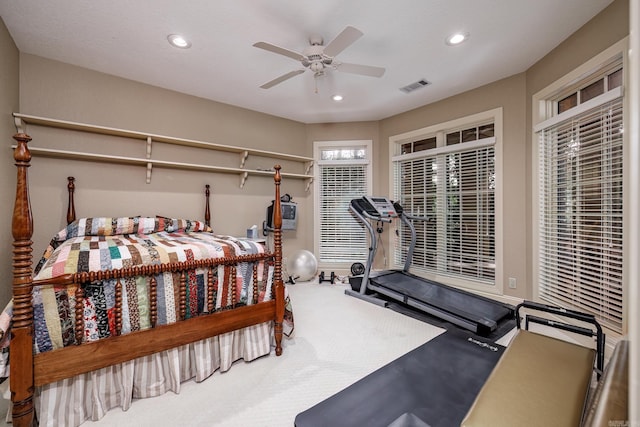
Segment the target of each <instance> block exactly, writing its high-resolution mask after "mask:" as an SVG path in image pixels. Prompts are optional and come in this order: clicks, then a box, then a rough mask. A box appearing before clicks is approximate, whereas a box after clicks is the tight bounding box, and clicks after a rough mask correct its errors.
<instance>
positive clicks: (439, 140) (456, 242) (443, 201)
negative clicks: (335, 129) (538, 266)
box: [391, 109, 501, 289]
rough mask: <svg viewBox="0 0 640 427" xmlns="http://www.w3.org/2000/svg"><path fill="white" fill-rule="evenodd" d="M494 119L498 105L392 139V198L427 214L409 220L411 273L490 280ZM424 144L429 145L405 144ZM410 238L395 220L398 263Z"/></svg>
mask: <svg viewBox="0 0 640 427" xmlns="http://www.w3.org/2000/svg"><path fill="white" fill-rule="evenodd" d="M474 121H475V122H476V123H475V124H471V123H473V122H474ZM499 121H501V110H500V109H498V110H492V111H491V112H487V113H483V114H480V115H476V116H473V117H469V118H465V119H461V120H457V121H454V122H449V123H444V124H441V125H438V126H433V127H430V128H426V129H422V130H420V131H417V132H413V133H412V134H411V135H409V136H408V137H409V138H410V141H406V139H405V138H406V137H407V135H401V136H397V137H394V138H392V147H391V149H392V163H393V178H392V188H393V197H394V199H395V200H397V201H399V203H400V204H401V205H402V206H403V207H404V208H405V210H407V211H408V212H411V213H412V214H414V215H421V216H428V217H429V218H431V220H430V221H428V222H416V223H415V225H416V232H417V240H416V247H415V249H414V253H413V258H412V260H411V263H412V267H411V268H412V271H414V272H421V273H424V274H425V275H427V276H429V277H432V278H434V279H438V280H442V279H444V280H443V281H444V282H449V283H452V284H461V285H466V286H480V287H482V288H483V289H486V288H487V285H490V286H492V285H495V278H496V191H497V186H496V172H497V171H496V167H497V164H498V162H497V161H496V155H497V153H496V145H497V138H496V132H495V129H496V128H497V127H498V126H497V124H496V122H499ZM423 141H433V145H432V146H431V147H429V148H428V149H422V150H413V151H411V152H409V150H408V149H407V147H409V146H411V145H412V144H413V146H415V145H418V146H422V142H423ZM416 142H417V143H418V144H416ZM410 238H411V235H410V231H409V230H408V228H407V227H404V226H403V225H402V224H400V225H398V238H397V239H396V241H395V245H394V248H393V250H394V256H393V260H394V264H395V265H396V266H401V265H402V264H403V262H404V259H405V258H406V256H407V252H408V247H409V242H410Z"/></svg>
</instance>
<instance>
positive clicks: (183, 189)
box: [20, 54, 311, 256]
mask: <svg viewBox="0 0 640 427" xmlns="http://www.w3.org/2000/svg"><path fill="white" fill-rule="evenodd" d="M20 59H21V70H20V112H22V113H25V114H31V115H36V116H44V117H50V118H56V119H62V120H69V121H76V122H83V123H90V124H96V125H101V126H110V127H117V128H122V129H128V130H136V131H146V132H150V133H154V134H160V135H168V136H175V137H180V138H189V139H196V140H203V141H209V142H213V143H219V144H226V145H234V146H242V147H248V148H257V149H262V150H268V151H276V152H285V153H291V154H297V155H303V156H310V155H311V153H310V150H309V148H308V146H307V144H306V140H305V126H304V125H303V124H301V123H297V122H293V121H290V120H284V119H281V118H276V117H274V116H269V115H266V114H262V113H257V112H253V111H249V110H245V109H241V108H236V107H232V106H229V105H224V104H220V103H217V102H212V101H208V100H204V99H202V98H197V97H193V96H187V95H183V94H179V93H176V92H172V91H168V90H164V89H161V88H157V87H153V86H149V85H145V84H141V83H137V82H133V81H130V80H125V79H121V78H118V77H114V76H110V75H106V74H102V73H98V72H94V71H91V70H87V69H83V68H79V67H75V66H72V65H69V64H64V63H60V62H56V61H51V60H47V59H44V58H41V57H36V56H32V55H28V54H21V55H20ZM27 132H28V133H29V134H30V135H31V136H32V137H33V141H32V143H31V146H34V147H55V148H61V149H75V150H80V151H89V152H99V153H104V154H115V155H120V156H131V157H142V158H144V156H145V149H146V147H145V144H144V142H141V141H135V140H126V139H121V138H114V137H107V136H96V135H91V134H86V133H81V132H70V131H62V130H57V129H52V128H45V127H38V126H32V125H28V126H27ZM153 157H154V158H156V159H162V160H170V159H173V160H175V161H180V162H187V163H198V164H205V165H218V166H228V167H239V165H240V156H239V155H238V154H229V153H220V152H213V151H208V150H200V149H185V148H184V147H176V146H163V145H162V144H158V143H154V145H153ZM275 163H281V164H282V165H283V171H288V172H295V173H303V171H304V168H303V165H302V164H294V163H292V162H286V161H279V160H274V159H269V158H259V157H252V156H250V157H249V159H248V161H247V165H248V167H250V168H270V167H272V166H273V165H274V164H275ZM32 166H33V167H32V168H31V170H30V185H31V201H32V205H33V213H34V224H35V233H34V250H35V252H36V253H37V254H38V255H37V256H40V254H41V253H42V251H43V250H44V247H45V245H46V244H47V243H48V241H49V239H50V238H51V236H52V235H53V233H55V232H56V231H57V230H59V229H60V228H61V227H62V226H63V225H64V212H65V211H64V209H66V208H65V207H64V206H65V203H66V177H67V176H68V175H73V176H75V177H76V188H77V193H76V195H77V198H76V208H77V211H78V216H128V215H148V216H155V215H166V216H174V217H187V218H202V216H203V212H204V210H203V206H204V204H203V200H204V199H203V190H204V185H205V184H210V185H211V186H212V202H213V204H212V225H213V227H214V230H215V231H216V232H219V233H224V234H232V235H240V236H242V235H244V234H245V233H246V229H247V228H248V227H250V226H251V225H253V224H256V225H259V226H260V227H261V225H262V221H263V220H264V217H265V210H266V207H267V206H268V205H269V204H270V202H271V200H272V199H273V180H272V179H271V178H263V177H256V176H250V177H249V178H248V180H247V182H246V184H245V186H244V188H242V189H241V188H240V177H239V175H236V174H212V173H203V172H191V171H181V170H174V169H157V168H156V169H154V170H153V173H152V178H151V183H150V184H146V183H145V174H146V170H145V168H143V167H133V166H123V165H116V164H105V163H89V162H84V161H74V160H59V159H46V158H42V157H34V159H33V161H32ZM282 192H283V193H289V194H291V195H292V196H293V197H294V200H296V201H298V202H299V209H300V211H301V213H302V217H301V223H300V226H301V229H307V228H310V227H311V225H310V223H309V220H308V215H306V214H307V212H309V211H310V209H311V207H310V206H308V205H307V193H306V192H305V186H304V181H302V180H294V179H284V180H283V184H282ZM285 240H286V243H287V247H286V248H285V256H286V254H287V252H286V251H289V250H293V249H295V248H297V247H306V246H307V241H306V235H305V233H299V232H298V233H296V232H287V233H286V235H285Z"/></svg>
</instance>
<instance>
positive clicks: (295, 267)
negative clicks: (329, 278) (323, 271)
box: [287, 249, 318, 282]
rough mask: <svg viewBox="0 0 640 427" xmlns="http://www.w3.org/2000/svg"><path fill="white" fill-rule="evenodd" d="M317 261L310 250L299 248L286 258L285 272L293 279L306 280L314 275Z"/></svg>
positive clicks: (316, 269)
mask: <svg viewBox="0 0 640 427" xmlns="http://www.w3.org/2000/svg"><path fill="white" fill-rule="evenodd" d="M317 271H318V261H317V260H316V257H315V255H313V254H312V253H311V252H309V251H307V250H304V249H301V250H299V251H296V252H295V253H294V254H293V255H291V256H290V257H288V258H287V273H288V274H289V276H290V277H291V278H292V279H293V280H300V281H303V282H307V281H309V280H311V279H313V278H314V277H315V276H316V273H317Z"/></svg>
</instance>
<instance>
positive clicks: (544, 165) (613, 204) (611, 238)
mask: <svg viewBox="0 0 640 427" xmlns="http://www.w3.org/2000/svg"><path fill="white" fill-rule="evenodd" d="M622 71H623V69H622V59H621V58H619V59H618V60H616V61H614V62H612V63H611V64H610V65H608V66H607V67H605V68H604V69H603V68H602V67H600V68H598V69H597V71H595V72H593V73H592V74H591V75H590V76H589V77H588V78H586V79H583V80H582V82H581V83H582V84H581V85H580V89H579V90H577V91H576V90H573V89H569V90H566V89H563V88H560V89H557V88H553V91H551V89H548V90H547V92H548V93H546V94H545V93H542V94H539V95H536V97H534V100H536V99H538V100H539V102H541V103H542V104H547V105H548V106H549V107H548V108H547V111H550V114H548V117H542V118H541V119H542V120H539V123H538V124H537V125H536V126H535V129H534V130H535V132H536V133H537V145H538V165H537V182H538V194H537V197H538V212H537V216H538V219H537V233H536V234H537V262H536V264H537V265H536V268H537V274H536V276H537V278H536V282H537V284H538V296H539V298H540V299H542V300H544V301H547V302H550V303H553V304H559V305H561V306H565V307H571V308H576V309H578V310H581V311H586V312H589V313H593V314H594V315H596V316H597V318H598V320H599V321H600V322H601V323H603V324H604V325H605V326H607V327H608V328H610V329H612V330H614V331H616V332H620V333H622V332H623V283H624V281H623V271H624V270H623V254H624V252H623V220H624V216H623V169H624V168H623V136H624V132H623V130H624V127H623V111H624V103H623V97H622V94H623V92H622V87H621V86H622ZM582 75H584V72H583V73H582ZM543 92H544V91H543ZM543 109H544V108H543ZM534 120H535V118H534Z"/></svg>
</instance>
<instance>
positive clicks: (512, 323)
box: [378, 295, 516, 342]
mask: <svg viewBox="0 0 640 427" xmlns="http://www.w3.org/2000/svg"><path fill="white" fill-rule="evenodd" d="M378 298H381V299H384V300H385V301H387V303H388V304H387V308H390V309H391V310H393V311H397V312H398V313H402V314H404V315H405V316H409V317H413V318H414V319H417V320H420V321H422V322H425V323H428V324H430V325H433V326H437V327H439V328H442V329H446V330H448V331H450V330H463V329H462V328H460V327H459V326H457V325H454V324H453V323H451V322H447V321H446V320H444V319H441V318H439V317H436V316H432V315H430V314H428V313H425V312H423V311H419V310H417V309H415V308H412V307H409V306H407V305H405V304H402V303H400V302H397V301H395V300H394V299H391V298H386V297H385V296H384V295H378ZM514 310H515V307H514ZM515 327H516V318H515V315H514V316H512V317H510V318H505V319H502V320H501V321H500V322H498V327H497V328H496V330H495V331H493V332H491V333H489V334H488V335H486V336H479V335H478V337H479V338H482V339H486V340H489V341H492V342H495V341H497V340H499V339H500V338H502V337H503V336H504V335H505V334H507V333H508V332H509V331H511V330H512V329H513V328H515ZM464 330H465V331H466V329H464ZM468 332H469V333H470V334H471V333H472V332H470V331H468Z"/></svg>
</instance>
